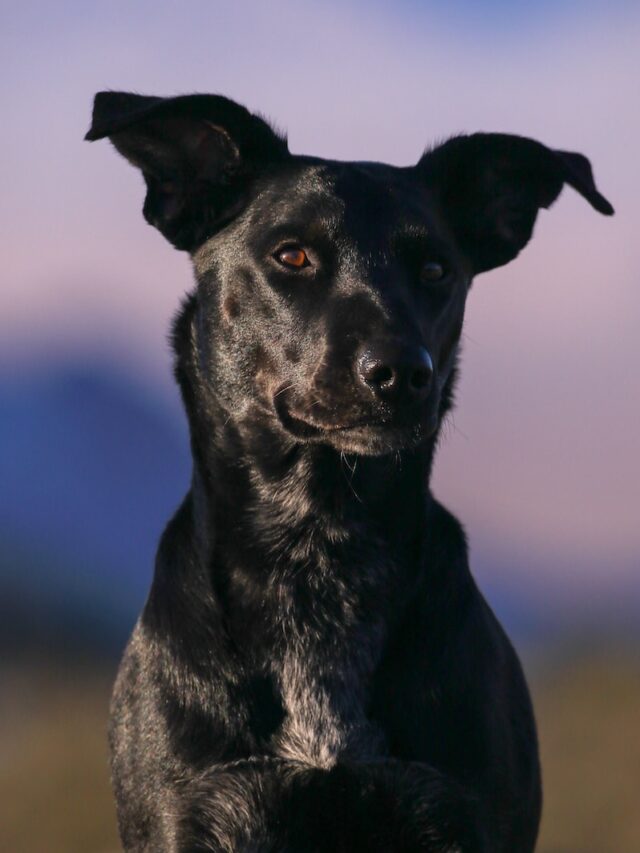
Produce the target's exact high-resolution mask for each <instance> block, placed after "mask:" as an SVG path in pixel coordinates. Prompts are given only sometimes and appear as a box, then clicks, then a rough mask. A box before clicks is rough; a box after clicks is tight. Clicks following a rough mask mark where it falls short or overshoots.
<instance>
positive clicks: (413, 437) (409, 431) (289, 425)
mask: <svg viewBox="0 0 640 853" xmlns="http://www.w3.org/2000/svg"><path fill="white" fill-rule="evenodd" d="M275 411H276V415H277V417H278V420H279V421H280V424H281V426H282V427H283V428H284V429H285V431H286V432H287V433H288V434H289V435H291V436H292V437H293V438H295V439H296V440H297V441H299V442H300V443H301V444H328V445H329V446H331V447H333V448H334V449H335V450H338V451H340V452H342V453H351V454H355V455H358V456H384V455H386V454H389V453H397V452H398V451H400V450H410V449H415V448H417V447H419V446H420V445H421V444H423V443H424V442H425V441H426V440H427V439H428V438H429V437H430V436H431V435H433V433H434V432H435V430H436V428H437V417H436V416H435V415H430V416H429V417H427V418H425V419H423V420H420V421H415V422H412V423H401V424H399V423H396V422H394V420H392V419H391V418H389V419H380V420H375V419H374V418H362V419H359V420H357V421H350V422H345V423H339V424H333V423H331V424H323V423H319V422H317V421H311V420H309V419H307V418H302V417H300V415H298V414H296V413H294V411H292V410H291V409H290V408H289V407H288V406H287V405H286V403H285V401H279V400H277V399H276V400H275Z"/></svg>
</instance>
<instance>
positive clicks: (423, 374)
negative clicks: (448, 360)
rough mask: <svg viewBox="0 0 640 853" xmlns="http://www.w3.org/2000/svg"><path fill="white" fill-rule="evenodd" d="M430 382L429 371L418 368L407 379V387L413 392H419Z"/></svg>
mask: <svg viewBox="0 0 640 853" xmlns="http://www.w3.org/2000/svg"><path fill="white" fill-rule="evenodd" d="M430 381H431V370H429V369H428V368H426V367H419V368H418V369H417V370H414V371H413V373H412V374H411V376H410V377H409V387H410V388H412V389H413V390H415V391H421V390H422V389H423V388H426V386H427V385H428V384H429V382H430Z"/></svg>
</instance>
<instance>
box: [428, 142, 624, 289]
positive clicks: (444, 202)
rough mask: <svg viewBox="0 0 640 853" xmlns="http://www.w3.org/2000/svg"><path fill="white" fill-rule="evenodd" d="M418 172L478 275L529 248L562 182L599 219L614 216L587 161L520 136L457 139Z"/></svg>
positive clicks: (430, 153) (436, 152)
mask: <svg viewBox="0 0 640 853" xmlns="http://www.w3.org/2000/svg"><path fill="white" fill-rule="evenodd" d="M417 169H418V171H419V173H420V175H421V176H422V178H423V179H424V180H425V181H426V182H427V184H428V186H429V188H430V189H431V190H432V191H433V192H434V193H435V194H436V196H437V198H438V200H439V202H440V205H441V207H442V211H443V214H444V216H445V218H446V220H447V222H448V224H449V225H450V227H451V228H452V229H453V231H454V234H455V236H456V238H457V239H458V241H459V243H460V246H461V248H462V250H463V252H464V253H465V254H466V256H467V257H468V259H469V261H470V262H471V264H472V267H473V271H474V274H476V273H480V272H484V271H485V270H489V269H493V268H494V267H499V266H502V265H503V264H506V263H508V262H509V261H511V260H512V259H513V258H515V257H516V255H517V254H518V253H519V252H520V250H521V249H523V248H524V246H525V245H526V244H527V243H528V242H529V239H530V237H531V234H532V232H533V226H534V223H535V221H536V216H537V214H538V210H539V209H540V208H541V207H549V206H550V205H551V204H552V203H553V202H554V201H555V200H556V198H557V197H558V195H559V194H560V191H561V189H562V187H563V185H564V184H565V183H566V184H569V185H570V186H572V187H573V188H574V189H575V190H577V191H578V192H579V193H580V194H581V195H582V196H584V198H585V199H586V200H587V201H588V202H589V203H590V204H591V206H592V207H594V208H595V209H596V210H597V211H599V212H600V213H604V214H605V215H611V214H612V213H613V208H612V206H611V205H610V204H609V202H608V201H607V200H606V198H604V196H602V195H601V194H600V193H599V192H598V190H597V189H596V185H595V183H594V179H593V173H592V171H591V164H590V163H589V161H588V160H587V158H586V157H584V156H583V155H582V154H573V153H570V152H567V151H553V150H551V149H549V148H547V147H545V146H544V145H541V144H540V143H539V142H535V141H534V140H533V139H526V138H524V137H521V136H511V135H508V134H499V133H476V134H474V135H472V136H457V137H454V138H453V139H450V140H449V141H447V142H445V143H444V144H442V145H440V146H439V147H438V148H435V149H434V150H432V151H428V152H426V153H425V154H424V155H423V157H422V159H421V160H420V162H419V163H418V166H417Z"/></svg>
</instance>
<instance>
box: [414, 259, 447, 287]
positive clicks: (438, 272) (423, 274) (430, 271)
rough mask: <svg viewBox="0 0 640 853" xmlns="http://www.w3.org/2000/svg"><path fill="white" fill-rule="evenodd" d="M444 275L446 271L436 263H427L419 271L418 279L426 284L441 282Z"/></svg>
mask: <svg viewBox="0 0 640 853" xmlns="http://www.w3.org/2000/svg"><path fill="white" fill-rule="evenodd" d="M445 275H446V270H445V268H444V267H443V265H442V264H439V263H438V262H437V261H427V263H426V264H423V266H422V270H421V271H420V278H421V279H422V281H424V282H426V283H427V284H428V283H429V282H432V281H441V280H442V279H443V278H444V277H445Z"/></svg>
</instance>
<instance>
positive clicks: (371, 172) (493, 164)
mask: <svg viewBox="0 0 640 853" xmlns="http://www.w3.org/2000/svg"><path fill="white" fill-rule="evenodd" d="M102 137H110V138H111V140H112V141H113V143H114V144H115V146H116V148H117V149H118V150H119V151H120V152H121V153H123V154H124V155H125V156H126V157H127V158H128V159H129V160H130V161H131V162H132V163H133V164H134V165H135V166H137V167H138V168H140V169H141V171H142V173H143V175H144V178H145V181H146V184H147V198H146V201H145V207H144V213H145V217H146V218H147V220H148V221H149V222H151V223H152V224H154V225H155V226H156V227H158V229H159V230H160V231H161V232H162V233H163V234H164V235H165V236H166V237H167V238H168V239H169V240H171V241H172V242H173V243H174V245H176V246H177V247H178V248H181V249H186V250H188V251H189V252H190V253H191V256H192V259H193V264H194V268H195V273H196V280H197V287H196V290H195V292H194V293H193V295H192V296H190V297H189V298H188V299H187V301H186V302H185V304H184V305H183V308H182V311H181V312H180V315H179V316H178V319H177V321H176V323H175V326H174V338H173V342H174V348H175V352H176V368H175V369H176V377H177V380H178V383H179V385H180V388H181V391H182V396H183V400H184V404H185V408H186V411H187V415H188V419H189V425H190V431H191V446H192V454H193V479H192V486H191V489H190V491H189V493H188V495H187V496H186V498H185V499H184V502H183V503H182V505H181V507H180V509H179V510H178V512H177V513H176V515H175V517H174V518H173V519H172V520H171V522H170V523H169V525H168V527H167V529H166V530H165V533H164V535H163V537H162V540H161V543H160V547H159V550H158V556H157V562H156V570H155V577H154V581H153V585H152V588H151V592H150V594H149V598H148V601H147V603H146V605H145V608H144V611H143V613H142V615H141V617H140V620H139V622H138V624H137V626H136V628H135V630H134V633H133V636H132V638H131V641H130V643H129V646H128V648H127V651H126V653H125V656H124V660H123V662H122V665H121V668H120V671H119V674H118V679H117V683H116V687H115V691H114V697H113V704H112V720H111V748H112V764H113V782H114V787H115V792H116V798H117V804H118V819H119V826H120V834H121V838H122V842H123V845H124V847H125V849H126V850H127V851H171V853H177V851H191V853H193V851H247V853H248V851H264V853H266V851H273V853H275V851H291V853H293V851H298V853H302V851H309V853H311V851H318V853H319V851H369V853H370V852H371V851H390V850H393V851H407V853H408V852H409V851H431V852H432V853H437V851H439V852H440V853H445V851H449V852H450V853H451V851H474V853H475V851H478V853H480V851H485V852H486V853H488V852H489V851H490V853H527V851H531V850H533V848H534V845H535V839H536V834H537V828H538V821H539V816H540V799H541V797H540V773H539V766H538V755H537V746H536V734H535V727H534V721H533V714H532V710H531V706H530V702H529V697H528V693H527V688H526V685H525V681H524V678H523V675H522V671H521V668H520V665H519V663H518V660H517V658H516V655H515V653H514V651H513V649H512V647H511V645H510V643H509V641H508V639H507V638H506V636H505V634H504V633H503V631H502V629H501V628H500V626H499V624H498V623H497V621H496V619H495V617H494V616H493V614H492V612H491V610H490V609H489V607H488V606H487V604H486V603H485V601H484V599H483V598H482V596H481V594H480V593H479V591H478V589H477V587H476V585H475V583H474V581H473V579H472V577H471V574H470V572H469V568H468V560H467V545H466V540H465V536H464V533H463V530H462V528H461V526H460V524H459V523H458V522H457V521H456V519H455V518H453V516H451V515H450V514H449V513H448V512H447V511H446V510H445V509H444V508H443V507H442V506H441V505H440V504H439V503H438V502H437V501H436V500H435V498H434V497H433V495H432V494H431V491H430V487H429V478H430V472H431V466H432V460H433V453H434V449H435V447H436V444H437V440H438V434H439V430H440V426H441V423H442V420H443V417H444V416H445V414H446V412H447V410H448V409H449V408H450V406H451V404H452V393H453V385H454V381H455V374H456V358H457V352H458V344H459V337H460V332H461V328H462V321H463V314H464V305H465V300H466V296H467V293H468V289H469V287H470V284H471V280H472V278H473V276H474V275H475V274H477V273H480V272H483V271H485V270H488V269H491V268H493V267H496V266H499V265H501V264H504V263H507V262H508V261H510V260H511V259H512V258H514V257H515V256H516V255H517V254H518V252H519V251H520V250H521V249H522V248H523V246H524V245H525V244H526V243H527V242H528V240H529V238H530V236H531V233H532V230H533V226H534V222H535V219H536V216H537V213H538V209H539V208H541V207H548V206H549V205H551V204H552V203H553V201H554V200H555V198H556V197H557V196H558V194H559V192H560V190H561V188H562V186H563V184H564V183H568V184H570V185H571V186H573V187H574V188H575V189H576V190H577V191H578V192H580V193H581V194H582V195H583V196H584V197H585V198H586V199H587V201H589V202H590V203H591V204H592V206H593V207H594V208H595V209H596V210H599V211H600V212H602V213H607V214H609V213H612V212H613V211H612V208H611V206H610V205H609V203H608V202H607V201H606V200H605V199H604V198H603V197H602V196H601V195H600V194H599V193H598V191H597V190H596V188H595V184H594V182H593V175H592V172H591V168H590V165H589V163H588V161H587V160H586V158H584V157H582V156H581V155H577V154H568V153H566V152H555V151H552V150H550V149H548V148H546V147H545V146H543V145H540V144H539V143H537V142H533V141H532V140H528V139H523V138H521V137H515V136H506V135H499V134H476V135H474V136H468V137H467V136H462V137H455V138H453V139H452V140H450V141H448V142H446V143H444V144H443V145H441V146H439V147H437V148H435V149H434V150H432V151H428V152H427V153H425V154H424V155H423V157H422V158H421V160H420V161H419V163H418V164H417V165H416V166H414V167H408V168H395V167H392V166H386V165H384V164H378V163H340V162H335V161H328V160H322V159H318V158H312V157H301V156H294V155H291V154H290V153H289V152H288V149H287V145H286V141H285V140H284V139H283V138H282V137H280V136H278V135H277V134H276V133H275V132H273V131H272V130H271V129H270V127H269V126H268V124H267V123H266V122H265V121H264V120H263V119H261V118H259V117H256V116H253V115H251V114H250V113H249V112H248V111H247V110H245V109H244V108H243V107H240V106H239V105H237V104H235V103H233V102H232V101H229V100H227V99H226V98H222V97H218V96H210V95H191V96H183V97H179V98H166V99H165V98H149V97H142V96H138V95H132V94H127V93H114V92H107V93H101V94H100V95H98V96H97V98H96V103H95V110H94V122H93V126H92V129H91V130H90V132H89V134H88V135H87V138H89V139H99V138H102Z"/></svg>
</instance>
